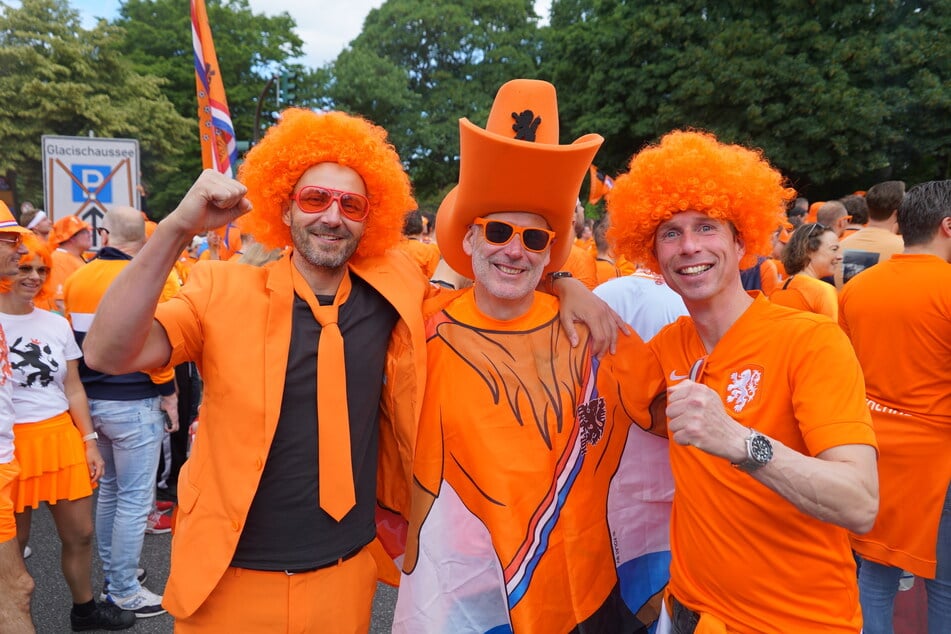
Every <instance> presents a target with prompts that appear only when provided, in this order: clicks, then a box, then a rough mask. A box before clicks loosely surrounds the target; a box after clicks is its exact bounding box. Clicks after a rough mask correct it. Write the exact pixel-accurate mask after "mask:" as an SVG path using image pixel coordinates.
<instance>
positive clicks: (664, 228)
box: [654, 211, 745, 308]
mask: <svg viewBox="0 0 951 634" xmlns="http://www.w3.org/2000/svg"><path fill="white" fill-rule="evenodd" d="M654 252H655V255H656V257H657V261H658V263H659V264H660V268H661V271H660V272H661V273H662V274H663V276H664V279H665V280H666V281H667V285H668V286H670V287H671V288H672V289H673V290H675V291H676V292H677V293H678V294H679V295H680V296H681V297H682V298H683V300H684V302H685V303H686V304H687V306H688V308H690V305H691V304H692V303H693V304H696V303H698V302H705V301H709V300H713V299H715V298H717V297H718V296H721V294H722V293H724V292H728V293H730V294H731V295H732V294H733V293H736V292H737V290H738V291H739V292H742V284H741V283H740V260H741V259H742V257H743V254H744V253H745V251H744V248H743V243H742V241H741V240H740V239H739V237H738V236H736V234H735V233H734V231H733V228H732V227H731V226H730V224H729V223H728V222H725V221H723V220H717V219H714V218H711V217H710V216H707V215H706V214H702V213H700V212H698V211H684V212H681V213H677V214H674V216H673V217H672V218H670V219H669V220H666V221H664V222H663V223H661V224H660V226H659V227H657V231H656V232H655V234H654Z"/></svg>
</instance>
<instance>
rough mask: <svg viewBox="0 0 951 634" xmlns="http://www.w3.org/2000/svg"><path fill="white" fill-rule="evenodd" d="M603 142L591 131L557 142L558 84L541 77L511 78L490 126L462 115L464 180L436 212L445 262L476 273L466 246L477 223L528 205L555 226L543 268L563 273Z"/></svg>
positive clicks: (468, 273)
mask: <svg viewBox="0 0 951 634" xmlns="http://www.w3.org/2000/svg"><path fill="white" fill-rule="evenodd" d="M603 142H604V138H603V137H602V136H601V135H600V134H586V135H584V136H583V137H581V138H579V139H577V140H576V141H574V142H573V143H571V144H568V145H559V144H558V98H557V96H556V95H555V87H554V86H553V85H551V84H550V83H548V82H547V81H538V80H535V79H513V80H512V81H510V82H507V83H505V84H504V85H503V86H502V87H501V88H499V92H498V94H496V96H495V101H494V102H493V103H492V110H491V112H490V113H489V120H488V122H487V123H486V125H485V129H484V130H483V129H482V128H480V127H479V126H477V125H475V124H473V123H472V122H471V121H469V120H468V119H465V118H463V119H460V120H459V184H458V185H456V186H455V187H454V188H453V189H452V191H450V192H449V194H447V195H446V198H445V199H444V200H443V201H442V204H441V205H440V206H439V212H438V214H437V216H436V241H437V243H438V244H439V249H440V251H442V256H443V258H444V259H445V260H446V263H448V264H449V266H451V267H452V268H453V269H454V270H455V271H456V272H457V273H460V274H461V275H464V276H466V277H468V278H470V279H472V278H473V277H474V275H473V272H472V260H471V258H470V257H469V256H468V255H466V253H465V251H463V250H462V241H463V238H464V237H465V235H466V231H468V230H469V225H471V224H472V221H473V220H475V219H476V218H481V217H483V216H487V215H488V214H492V213H499V212H505V211H524V212H529V213H533V214H538V215H539V216H542V217H543V218H545V220H546V221H547V222H548V225H549V226H550V227H551V229H552V230H553V231H554V232H555V241H554V242H553V243H552V246H551V261H550V262H549V264H548V266H547V267H546V268H545V272H546V273H547V272H549V271H557V270H558V269H559V268H560V267H561V265H562V264H564V263H565V260H566V259H567V258H568V253H569V252H570V251H571V244H572V242H574V235H573V225H574V211H575V201H576V200H577V198H578V191H579V190H580V189H581V183H582V181H583V180H584V177H585V176H586V175H587V174H588V165H590V164H591V161H592V159H593V158H594V155H595V154H596V153H597V151H598V148H600V147H601V144H602V143H603Z"/></svg>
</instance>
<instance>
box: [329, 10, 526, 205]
mask: <svg viewBox="0 0 951 634" xmlns="http://www.w3.org/2000/svg"><path fill="white" fill-rule="evenodd" d="M536 22H537V16H535V13H534V10H533V3H532V2H531V0H453V1H449V0H388V2H386V3H384V4H383V5H382V6H381V7H380V8H378V9H374V10H372V11H371V12H370V14H369V16H368V17H367V19H366V21H365V23H364V26H363V32H362V33H360V35H359V36H358V37H357V38H356V39H355V40H354V41H353V42H352V43H351V45H350V47H349V49H348V50H346V51H344V52H343V53H341V55H340V56H339V57H338V58H337V60H336V61H335V63H334V64H333V65H332V67H331V68H330V75H329V77H330V80H329V82H328V84H327V85H326V86H325V87H324V93H325V94H326V96H327V98H328V99H329V102H330V103H332V104H333V105H334V106H335V107H336V108H338V109H341V110H346V111H349V112H354V113H359V114H361V115H363V116H366V117H367V118H368V119H370V120H372V121H373V122H374V123H377V124H379V125H381V126H383V127H384V128H386V130H387V131H388V132H389V133H390V139H391V141H392V142H393V144H394V145H395V146H396V148H397V150H398V151H399V153H400V156H401V157H402V158H403V160H404V161H405V163H406V165H407V168H408V170H409V173H410V176H411V178H412V179H413V184H414V187H415V191H416V195H417V198H418V199H419V201H420V204H421V205H422V206H423V207H426V208H432V209H434V208H435V206H437V205H438V203H439V201H440V200H441V199H442V196H443V194H445V193H446V192H447V191H448V189H449V188H450V187H451V186H452V184H453V183H455V181H456V177H457V172H458V157H457V155H458V151H459V150H458V148H459V123H458V122H459V118H460V117H468V118H470V119H472V120H473V121H474V122H476V123H478V124H479V125H484V123H485V120H486V118H487V116H488V111H489V107H490V106H491V104H492V98H493V96H494V95H495V92H496V91H497V90H498V88H499V86H501V85H502V84H503V83H505V81H507V80H509V79H512V78H514V77H534V76H536V74H537V72H538V71H537V68H538V63H539V58H538V38H537V26H536Z"/></svg>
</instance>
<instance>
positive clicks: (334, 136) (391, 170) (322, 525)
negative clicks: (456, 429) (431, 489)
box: [84, 108, 590, 632]
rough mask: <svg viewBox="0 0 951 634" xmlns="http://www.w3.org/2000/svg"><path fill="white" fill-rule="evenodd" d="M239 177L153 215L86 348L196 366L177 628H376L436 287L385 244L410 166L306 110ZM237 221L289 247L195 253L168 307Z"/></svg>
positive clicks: (181, 495)
mask: <svg viewBox="0 0 951 634" xmlns="http://www.w3.org/2000/svg"><path fill="white" fill-rule="evenodd" d="M289 149H290V150H289ZM239 177H240V179H241V182H238V181H235V180H232V179H230V178H227V177H225V176H223V175H221V174H218V173H216V172H214V171H211V170H206V171H205V172H204V173H203V174H202V175H201V176H200V177H199V178H198V180H197V181H196V182H195V184H194V185H193V186H192V188H191V189H190V190H189V192H188V193H187V194H186V196H185V198H184V199H183V200H182V202H181V203H180V204H179V206H178V208H176V209H175V211H173V212H172V213H171V214H170V215H169V216H167V217H166V218H165V219H164V220H163V221H162V222H161V223H159V226H158V228H157V229H156V230H155V233H154V234H153V235H152V237H151V238H150V239H149V241H148V242H147V243H146V245H145V247H144V248H143V249H142V251H141V252H140V253H139V254H138V255H137V256H136V258H134V259H133V260H132V262H130V263H129V266H128V267H126V268H125V269H124V270H123V272H122V274H121V275H120V276H119V277H118V278H117V279H116V280H115V282H114V283H113V284H112V285H111V286H110V289H109V291H108V293H107V294H106V296H105V297H104V298H103V301H102V303H101V304H100V306H99V309H98V311H97V314H96V318H95V319H94V320H93V323H92V325H91V327H90V329H89V332H88V334H87V336H86V340H85V344H84V347H85V353H86V362H87V364H88V365H90V366H91V367H96V368H99V369H100V370H102V371H106V372H113V373H115V372H128V371H131V370H134V369H138V368H143V367H158V366H165V367H171V366H174V365H177V364H179V363H182V362H184V361H188V360H192V361H194V362H195V363H196V364H197V365H198V366H199V370H200V372H201V373H202V377H203V379H204V387H205V389H204V401H203V403H202V409H201V427H200V430H199V432H198V436H197V438H196V440H195V443H194V445H193V447H192V455H191V457H190V458H189V460H188V462H187V463H186V464H185V465H184V466H183V467H182V470H181V472H180V475H179V484H178V501H179V512H178V519H177V524H176V533H175V536H174V538H173V540H172V563H171V572H170V575H169V580H168V584H167V585H166V588H165V595H164V602H163V605H164V606H165V607H166V608H167V609H168V611H169V612H171V613H172V614H173V615H174V616H175V618H176V630H177V631H179V632H192V631H221V632H229V631H249V630H252V631H262V632H263V631H306V632H336V631H347V632H359V631H366V630H367V629H368V627H369V622H370V612H371V605H372V599H373V594H374V592H375V589H376V578H377V574H378V563H377V562H380V563H385V562H383V560H382V559H376V558H375V555H376V554H379V553H381V552H382V550H381V549H380V548H379V544H378V543H377V542H376V541H375V539H376V536H377V535H378V534H379V535H381V536H384V535H383V534H382V531H383V530H384V528H385V527H386V526H388V523H387V522H380V523H379V524H378V523H377V521H376V520H377V516H378V515H381V514H387V513H388V514H389V515H390V516H392V515H393V513H394V512H395V513H398V514H402V515H404V516H407V515H408V514H409V492H410V483H411V479H412V455H413V449H414V447H415V444H416V424H417V421H418V417H419V412H420V408H421V406H422V403H423V387H424V380H425V369H426V368H425V331H424V328H423V320H422V312H421V306H422V302H423V299H424V298H426V297H427V296H428V295H430V294H434V293H436V290H435V289H434V288H433V287H431V286H430V285H429V284H428V281H427V280H426V279H425V278H424V277H423V276H422V275H421V274H420V272H419V269H418V267H416V265H414V264H413V263H412V262H410V261H409V260H408V259H407V258H406V257H405V256H403V255H402V254H400V253H396V252H395V251H393V250H392V249H393V247H394V246H395V245H396V243H397V242H398V241H399V239H400V233H401V229H402V226H403V217H404V215H405V212H406V210H407V209H412V208H413V207H414V206H415V202H414V201H413V200H412V198H411V196H410V185H409V180H408V178H407V176H406V174H405V172H404V171H403V167H402V163H401V162H400V159H399V157H398V156H397V154H396V152H395V151H394V150H393V148H392V146H390V145H389V143H388V142H387V138H386V133H385V131H384V130H382V129H381V128H379V127H377V126H375V125H373V124H371V123H370V122H368V121H366V120H364V119H362V118H359V117H355V116H350V115H346V114H344V113H340V112H331V113H316V112H312V111H309V110H303V109H296V108H291V109H288V110H286V111H284V112H283V113H282V116H281V121H280V123H278V124H277V125H275V126H272V127H271V128H270V129H269V130H268V133H267V135H266V136H265V137H264V139H263V140H262V141H261V142H260V143H258V144H257V145H255V147H254V148H253V149H252V150H251V152H249V153H248V156H247V158H246V160H245V162H244V163H243V164H242V167H241V170H240V172H239ZM240 216H243V217H242V218H241V222H240V226H241V228H242V230H244V231H247V232H248V233H251V234H253V235H254V236H255V238H256V239H257V240H258V241H259V242H261V243H262V244H264V245H265V246H268V247H278V246H282V245H286V244H293V245H294V248H293V249H292V250H290V251H289V252H288V253H287V254H286V255H285V256H283V257H282V258H281V259H280V260H277V261H275V262H271V263H268V264H267V265H265V266H263V267H251V266H236V265H234V264H231V263H228V262H215V261H209V262H204V263H199V264H196V266H195V267H194V269H193V270H192V272H191V274H190V276H189V280H188V282H187V283H186V284H185V286H184V287H183V288H182V291H181V293H179V295H178V296H177V297H175V298H173V299H172V300H170V301H168V302H164V303H163V304H161V305H160V306H156V302H157V299H158V295H159V293H160V290H161V289H160V284H156V283H155V282H156V280H159V281H160V280H163V279H165V278H166V277H167V276H168V273H169V271H170V270H171V269H172V267H173V265H174V263H175V261H176V259H177V258H178V255H179V254H180V253H181V251H182V249H183V248H184V247H185V246H186V245H187V244H188V243H189V242H190V241H191V240H192V237H193V236H194V235H195V234H196V233H198V232H200V231H204V230H206V229H209V228H214V227H221V226H224V225H226V224H228V223H229V222H232V221H234V220H236V219H237V218H238V217H240ZM588 303H590V302H588ZM569 319H570V318H569ZM235 341H242V342H244V345H241V346H236V345H234V342H235ZM396 519H398V518H396ZM396 524H397V525H398V522H396ZM387 536H389V534H387ZM397 541H398V540H397ZM388 544H389V545H392V544H390V542H389V541H388ZM397 547H398V544H397ZM388 563H389V566H390V568H392V567H393V563H392V561H389V562H388ZM393 572H394V573H395V569H393Z"/></svg>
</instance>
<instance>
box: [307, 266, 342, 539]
mask: <svg viewBox="0 0 951 634" xmlns="http://www.w3.org/2000/svg"><path fill="white" fill-rule="evenodd" d="M291 277H292V278H293V280H294V292H295V293H297V295H298V296H299V297H300V298H301V299H303V300H304V301H306V302H307V305H308V306H310V310H311V312H312V313H313V314H314V318H315V319H316V320H317V321H318V323H320V338H319V339H318V341H317V464H318V465H320V473H319V475H318V478H317V483H318V487H319V492H318V497H319V499H320V508H322V509H323V510H324V511H326V512H327V514H328V515H330V516H331V517H332V518H334V519H335V520H337V521H338V522H339V521H340V520H341V519H343V516H344V515H346V514H347V512H348V511H349V510H350V509H352V508H353V506H354V504H356V496H355V494H354V491H353V465H352V463H351V460H350V414H349V412H348V410H347V373H346V364H345V361H344V356H343V335H341V334H340V328H339V326H338V325H337V312H338V309H339V308H340V306H341V304H343V303H344V302H345V301H347V298H348V297H349V296H350V288H351V286H352V285H351V282H350V271H349V269H348V270H347V272H346V274H345V275H344V276H343V279H342V280H340V286H339V287H338V288H337V295H336V297H334V302H333V304H331V305H329V306H320V305H319V304H318V302H317V297H316V296H315V295H314V291H313V290H312V289H311V288H310V286H309V285H308V284H307V282H306V281H305V280H304V278H303V276H302V275H301V274H300V272H299V271H298V270H297V267H295V266H294V264H293V261H292V262H291Z"/></svg>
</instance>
